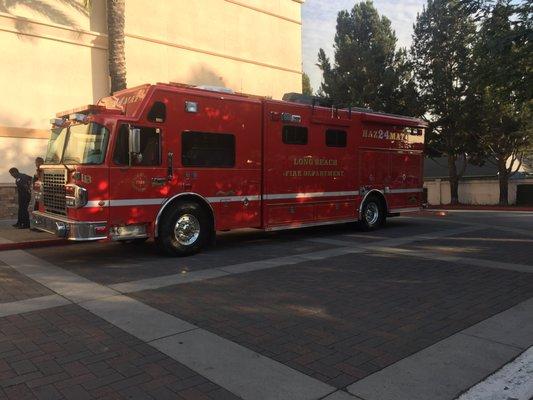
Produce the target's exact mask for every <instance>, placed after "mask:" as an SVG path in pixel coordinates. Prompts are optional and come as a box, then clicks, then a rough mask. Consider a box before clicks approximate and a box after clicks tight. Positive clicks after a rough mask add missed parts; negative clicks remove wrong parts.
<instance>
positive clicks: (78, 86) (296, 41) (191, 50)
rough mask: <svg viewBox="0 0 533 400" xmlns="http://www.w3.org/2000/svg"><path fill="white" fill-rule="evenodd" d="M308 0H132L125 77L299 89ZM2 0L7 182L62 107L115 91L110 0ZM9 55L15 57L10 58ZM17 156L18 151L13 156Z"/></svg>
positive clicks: (272, 90)
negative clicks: (110, 72) (107, 8)
mask: <svg viewBox="0 0 533 400" xmlns="http://www.w3.org/2000/svg"><path fill="white" fill-rule="evenodd" d="M301 3H302V1H301V0H197V1H190V0H154V1H150V2H148V1H146V0H127V1H126V29H125V31H126V62H127V70H128V86H135V85H138V84H142V83H155V82H169V81H173V82H183V83H192V84H208V85H220V86H226V87H230V88H232V89H234V90H236V91H240V92H246V93H250V94H258V95H263V96H271V97H273V98H281V97H282V96H283V94H284V93H286V92H294V91H300V90H301V65H302V56H301ZM91 4H92V6H91V9H90V10H87V9H85V8H84V7H83V0H40V1H39V2H0V48H1V49H2V55H3V57H2V59H3V60H4V62H2V64H1V65H0V87H2V94H3V95H2V96H1V97H0V154H3V155H7V154H9V156H4V157H2V158H1V159H0V183H2V182H9V181H10V180H11V178H10V177H9V175H8V174H7V169H8V168H9V167H10V166H12V165H15V166H17V167H19V168H20V169H21V170H23V171H25V172H27V173H31V172H32V171H33V159H34V158H35V157H36V156H39V155H42V154H43V152H44V150H45V148H46V138H47V130H48V121H49V119H50V118H51V117H53V116H54V115H55V113H56V112H57V111H61V110H65V109H70V108H74V107H77V106H80V105H83V104H88V103H93V102H95V101H97V100H98V99H99V98H101V97H103V96H105V95H107V94H108V91H109V83H108V82H109V79H108V71H107V36H106V13H105V0H92V2H91ZM7 60H9V61H8V62H6V61H7ZM14 154H15V155H16V156H13V155H14Z"/></svg>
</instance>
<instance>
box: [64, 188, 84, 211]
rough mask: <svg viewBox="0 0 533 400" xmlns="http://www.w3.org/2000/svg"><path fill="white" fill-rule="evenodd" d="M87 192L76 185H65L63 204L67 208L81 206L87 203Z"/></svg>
mask: <svg viewBox="0 0 533 400" xmlns="http://www.w3.org/2000/svg"><path fill="white" fill-rule="evenodd" d="M88 200H89V193H88V192H87V189H85V188H82V187H81V186H78V185H72V184H68V185H65V204H66V206H67V207H69V208H81V207H84V206H85V205H86V204H87V201H88Z"/></svg>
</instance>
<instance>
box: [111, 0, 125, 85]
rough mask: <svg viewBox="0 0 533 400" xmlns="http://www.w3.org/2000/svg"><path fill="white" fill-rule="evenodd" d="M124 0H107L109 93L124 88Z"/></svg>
mask: <svg viewBox="0 0 533 400" xmlns="http://www.w3.org/2000/svg"><path fill="white" fill-rule="evenodd" d="M124 21H125V0H107V35H108V54H109V58H108V60H109V61H108V63H109V76H110V77H111V93H114V92H116V91H118V90H122V89H126V52H125V46H124Z"/></svg>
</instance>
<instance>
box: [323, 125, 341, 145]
mask: <svg viewBox="0 0 533 400" xmlns="http://www.w3.org/2000/svg"><path fill="white" fill-rule="evenodd" d="M326 146H328V147H346V131H341V130H338V129H328V130H327V131H326Z"/></svg>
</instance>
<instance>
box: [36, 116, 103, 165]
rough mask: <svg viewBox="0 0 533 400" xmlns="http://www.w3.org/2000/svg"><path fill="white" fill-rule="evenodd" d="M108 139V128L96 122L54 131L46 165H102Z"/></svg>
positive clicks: (49, 144)
mask: <svg viewBox="0 0 533 400" xmlns="http://www.w3.org/2000/svg"><path fill="white" fill-rule="evenodd" d="M108 139H109V131H108V130H107V128H105V127H104V126H102V125H100V124H97V123H95V122H91V123H89V124H86V125H84V124H79V125H71V126H69V127H68V128H56V129H52V135H51V137H50V142H49V143H48V150H47V152H46V158H45V164H61V163H63V164H102V163H103V162H104V159H105V154H106V149H107V142H108Z"/></svg>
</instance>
